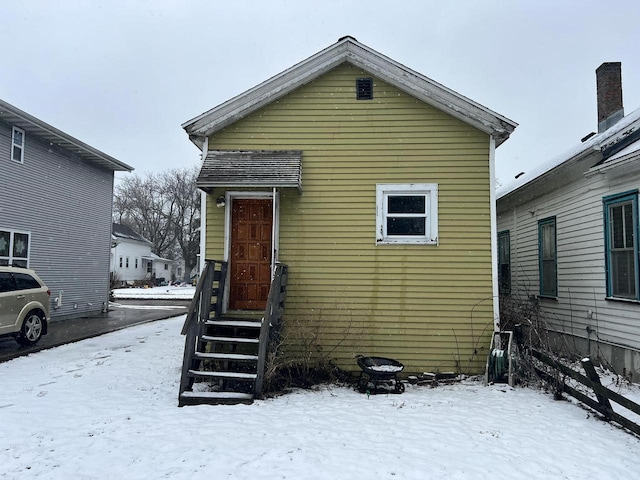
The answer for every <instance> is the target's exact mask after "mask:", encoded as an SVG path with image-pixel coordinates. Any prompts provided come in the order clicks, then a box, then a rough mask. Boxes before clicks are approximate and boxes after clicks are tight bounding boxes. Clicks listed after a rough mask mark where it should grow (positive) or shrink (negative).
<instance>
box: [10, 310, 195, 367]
mask: <svg viewBox="0 0 640 480" xmlns="http://www.w3.org/2000/svg"><path fill="white" fill-rule="evenodd" d="M188 306H189V302H184V301H175V300H123V301H120V302H118V303H115V304H112V305H111V306H110V310H109V312H107V313H104V314H101V315H98V316H93V317H79V318H73V319H69V320H60V321H53V322H51V323H50V324H49V332H48V333H47V335H45V336H44V337H42V339H41V340H40V341H39V342H38V343H37V344H36V345H34V346H31V347H23V346H20V345H18V343H17V342H16V341H15V340H14V339H13V338H12V337H5V338H0V362H5V361H7V360H11V359H12V358H16V357H20V356H22V355H27V354H29V353H33V352H37V351H40V350H44V349H47V348H52V347H57V346H60V345H64V344H66V343H71V342H77V341H78V340H83V339H85V338H90V337H95V336H97V335H102V334H104V333H108V332H113V331H115V330H121V329H123V328H127V327H130V326H132V325H138V324H140V323H147V322H154V321H156V320H163V319H165V318H170V317H176V316H178V315H182V314H184V313H186V311H187V308H188Z"/></svg>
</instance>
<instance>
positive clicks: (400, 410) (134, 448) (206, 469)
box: [0, 316, 640, 480]
mask: <svg viewBox="0 0 640 480" xmlns="http://www.w3.org/2000/svg"><path fill="white" fill-rule="evenodd" d="M183 319H184V316H180V317H175V318H172V319H169V320H164V321H158V322H154V323H149V324H145V325H139V326H137V327H132V328H129V329H126V330H121V331H118V332H114V333H111V334H108V335H104V336H101V337H97V338H94V339H89V340H85V341H82V342H79V343H76V344H71V345H66V346H63V347H59V348H55V349H51V350H46V351H42V352H39V353H36V354H31V355H29V356H27V357H22V358H18V359H15V360H12V361H9V362H6V363H3V364H0V459H1V460H0V479H31V478H38V479H40V478H47V479H104V478H114V479H160V478H172V479H200V478H203V479H204V478H207V479H225V478H233V479H251V480H255V479H275V478H278V479H296V480H300V479H331V480H336V479H365V480H375V479H420V480H423V479H467V478H473V479H485V478H486V479H488V478H492V479H493V478H507V479H510V480H512V479H532V478H535V479H561V478H563V479H565V478H568V479H581V480H585V479H609V478H610V479H616V478H632V477H633V475H634V474H633V472H638V471H640V455H638V452H640V440H638V439H637V438H636V437H633V436H632V435H629V434H627V433H625V432H623V431H621V430H619V429H618V428H616V427H615V426H613V425H609V424H607V423H604V422H601V421H599V420H596V419H595V418H594V417H593V416H592V415H590V414H589V413H588V412H587V411H585V410H583V409H581V408H579V407H577V406H576V405H573V404H571V403H569V402H556V401H553V400H552V398H551V396H549V395H545V394H543V393H541V392H539V391H535V390H530V389H522V388H517V389H511V388H509V387H507V386H504V385H496V386H490V387H484V386H482V384H479V383H472V382H469V383H465V384H459V385H454V386H440V387H437V388H428V387H413V386H408V388H407V391H406V392H405V393H404V394H402V395H372V396H371V397H369V398H367V396H366V395H362V394H359V393H357V392H355V391H353V390H351V389H347V388H338V387H323V388H319V389H318V390H317V391H298V392H295V393H292V394H289V395H285V396H282V397H279V398H276V399H270V400H264V401H258V402H256V403H254V404H253V405H237V406H216V407H212V406H195V407H193V406H192V407H183V408H178V407H177V393H178V381H179V376H180V365H181V361H182V346H183V337H182V336H180V334H179V332H180V328H181V327H182V322H183Z"/></svg>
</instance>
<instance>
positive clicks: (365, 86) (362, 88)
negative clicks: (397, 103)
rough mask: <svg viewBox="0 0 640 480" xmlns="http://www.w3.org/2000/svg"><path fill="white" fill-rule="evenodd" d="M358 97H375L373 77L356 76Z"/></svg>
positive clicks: (366, 98) (368, 98)
mask: <svg viewBox="0 0 640 480" xmlns="http://www.w3.org/2000/svg"><path fill="white" fill-rule="evenodd" d="M356 98H357V99H358V100H371V99H372V98H373V79H372V78H356Z"/></svg>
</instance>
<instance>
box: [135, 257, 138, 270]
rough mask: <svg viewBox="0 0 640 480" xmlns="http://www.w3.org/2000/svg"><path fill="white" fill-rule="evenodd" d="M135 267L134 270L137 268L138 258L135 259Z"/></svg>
mask: <svg viewBox="0 0 640 480" xmlns="http://www.w3.org/2000/svg"><path fill="white" fill-rule="evenodd" d="M135 265H136V266H135V268H136V269H137V268H138V257H136V260H135Z"/></svg>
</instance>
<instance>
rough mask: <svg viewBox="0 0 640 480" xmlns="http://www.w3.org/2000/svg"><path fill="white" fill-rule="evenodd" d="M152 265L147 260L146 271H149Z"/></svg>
mask: <svg viewBox="0 0 640 480" xmlns="http://www.w3.org/2000/svg"><path fill="white" fill-rule="evenodd" d="M152 266H153V263H151V262H147V273H151V268H152Z"/></svg>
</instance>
